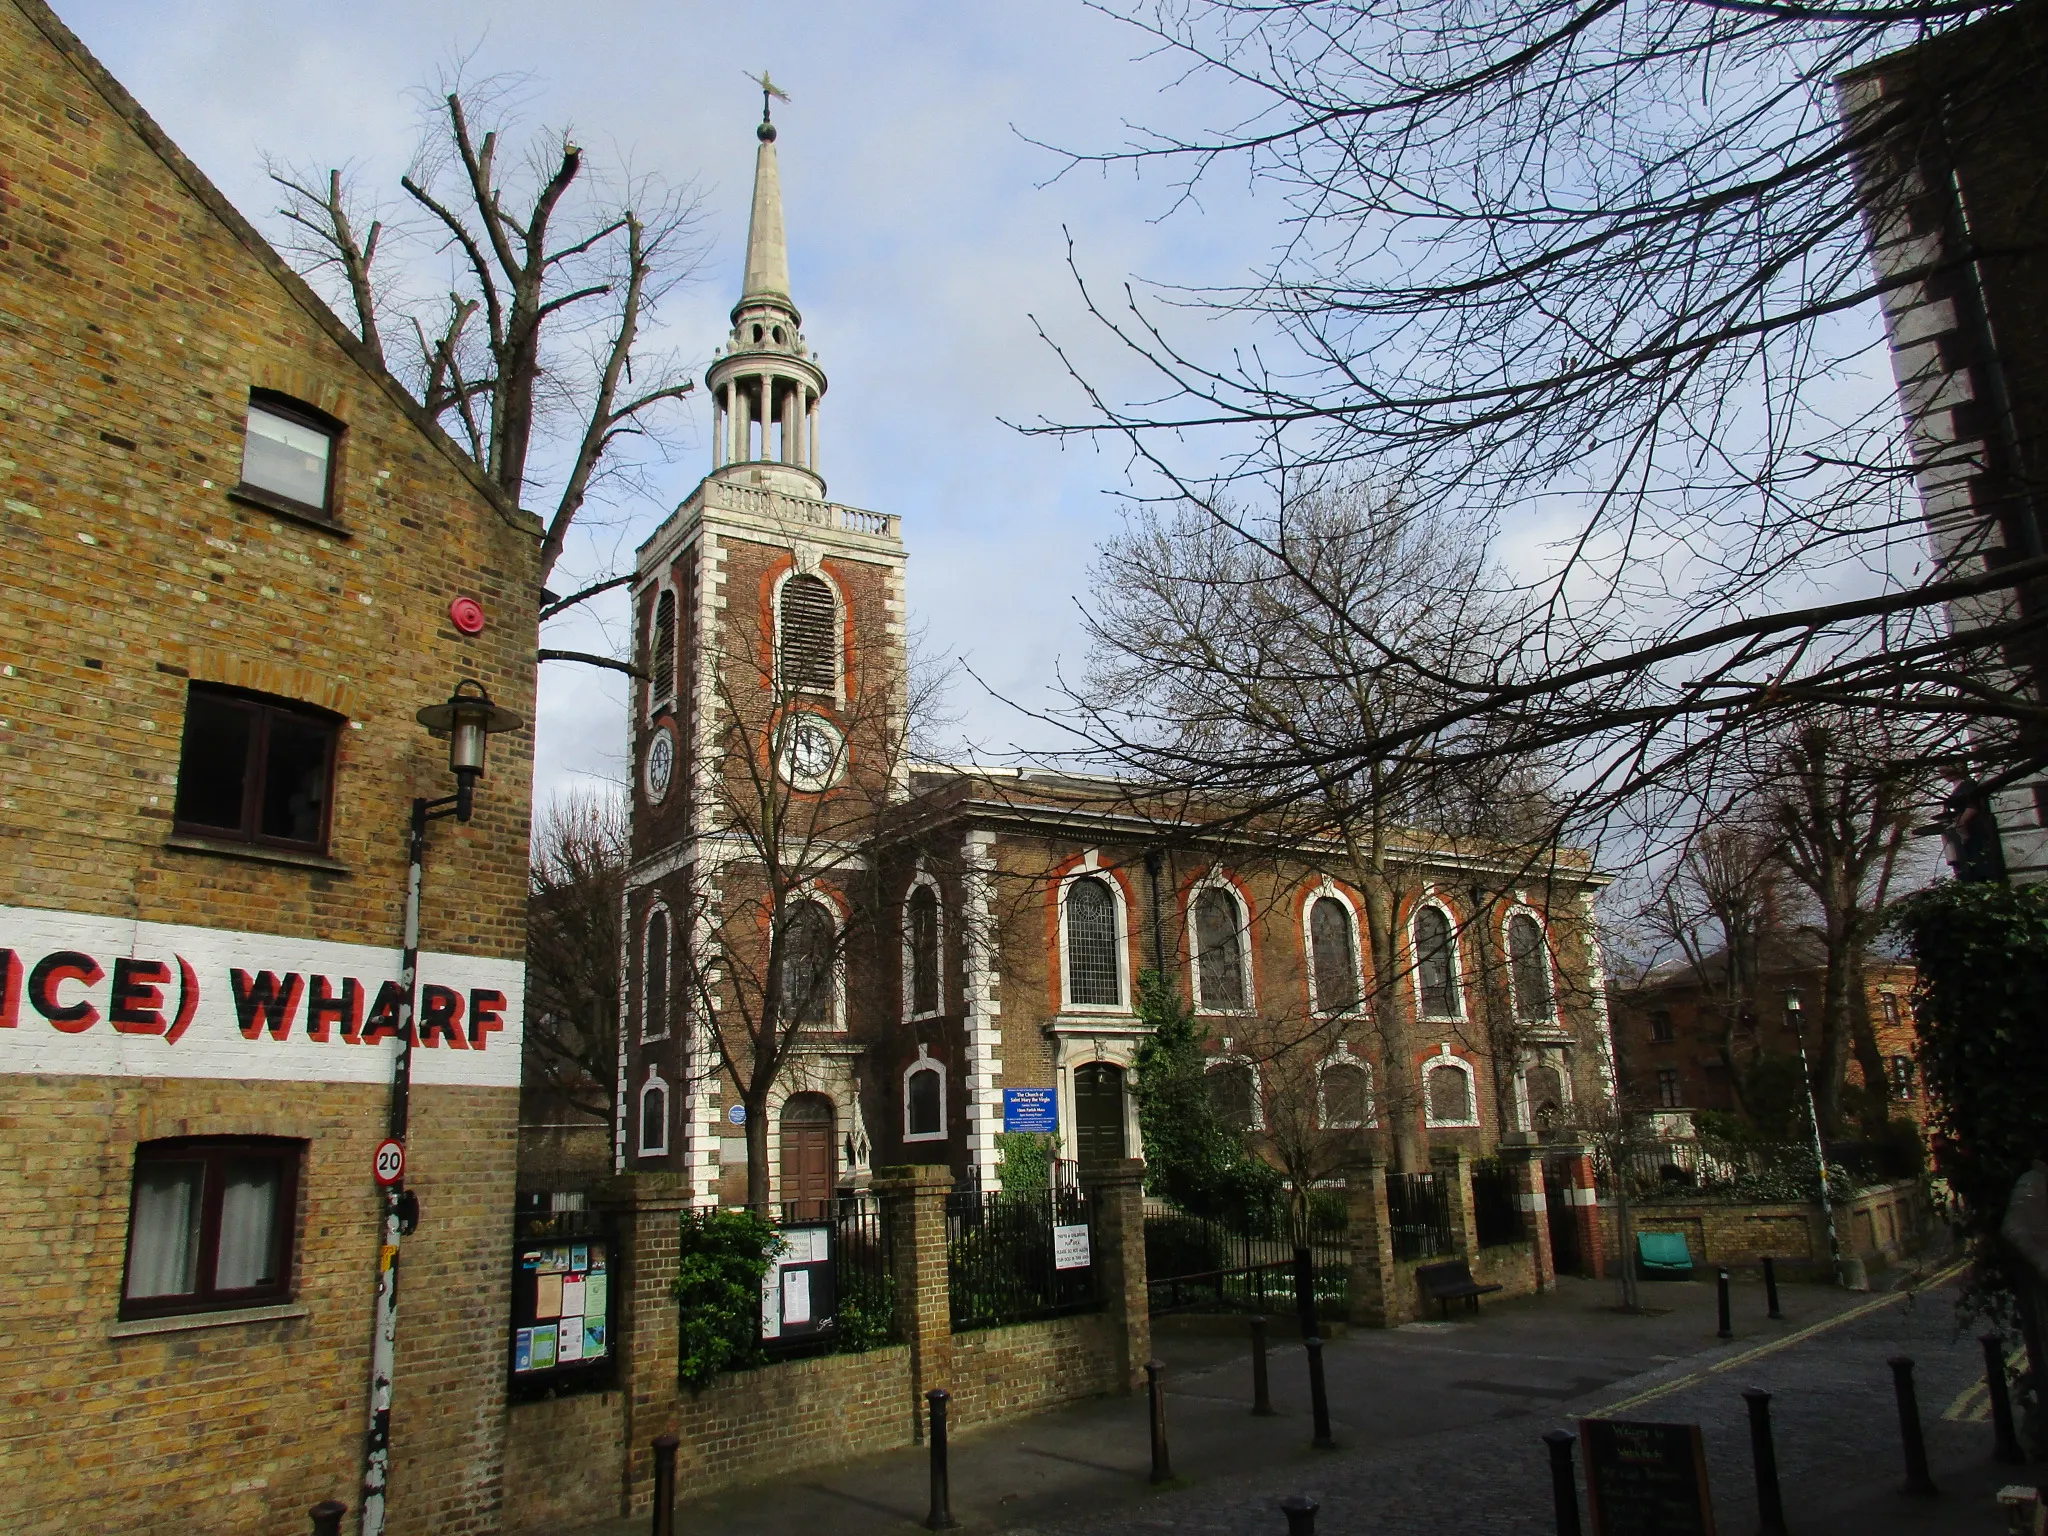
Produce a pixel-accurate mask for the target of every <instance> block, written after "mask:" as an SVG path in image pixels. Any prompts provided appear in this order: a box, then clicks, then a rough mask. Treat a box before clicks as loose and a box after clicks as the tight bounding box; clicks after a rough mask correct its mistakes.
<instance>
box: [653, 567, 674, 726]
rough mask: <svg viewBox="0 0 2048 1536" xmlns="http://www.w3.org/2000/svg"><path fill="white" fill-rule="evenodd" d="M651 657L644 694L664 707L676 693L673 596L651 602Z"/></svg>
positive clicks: (665, 595)
mask: <svg viewBox="0 0 2048 1536" xmlns="http://www.w3.org/2000/svg"><path fill="white" fill-rule="evenodd" d="M649 647H650V649H651V651H652V653H653V654H651V655H650V656H649V657H648V658H647V660H648V668H647V671H648V676H649V679H650V680H649V683H648V694H649V697H650V698H651V699H652V701H653V702H654V703H656V704H666V703H667V702H668V701H669V699H670V698H671V697H673V696H674V694H675V691H676V595H675V593H674V592H671V591H663V593H662V594H661V596H660V597H658V598H656V599H655V601H654V638H653V639H652V640H651V641H650V642H649Z"/></svg>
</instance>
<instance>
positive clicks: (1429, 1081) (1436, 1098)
mask: <svg viewBox="0 0 2048 1536" xmlns="http://www.w3.org/2000/svg"><path fill="white" fill-rule="evenodd" d="M1422 1118H1423V1123H1424V1124H1426V1125H1430V1126H1459V1125H1477V1124H1478V1123H1479V1096H1478V1094H1476V1093H1474V1092H1473V1091H1472V1068H1471V1067H1470V1066H1469V1065H1467V1064H1466V1063H1465V1062H1463V1061H1461V1060H1460V1059H1459V1058H1458V1057H1456V1056H1453V1055H1452V1054H1451V1053H1450V1048H1449V1047H1448V1046H1447V1047H1445V1048H1444V1052H1443V1054H1442V1055H1440V1056H1432V1057H1431V1058H1430V1059H1429V1060H1428V1061H1427V1062H1425V1063H1423V1068H1422Z"/></svg>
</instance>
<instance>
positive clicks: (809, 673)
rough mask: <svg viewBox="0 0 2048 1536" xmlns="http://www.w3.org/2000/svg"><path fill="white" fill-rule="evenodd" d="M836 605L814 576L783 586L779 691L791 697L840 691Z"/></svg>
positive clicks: (779, 622)
mask: <svg viewBox="0 0 2048 1536" xmlns="http://www.w3.org/2000/svg"><path fill="white" fill-rule="evenodd" d="M838 617H839V605H838V604H837V603H836V602H835V601H834V600H833V597H832V588H831V587H830V586H829V585H827V584H826V583H825V581H824V580H822V579H821V578H819V577H817V576H792V577H790V578H789V580H787V581H785V582H784V583H783V584H782V600H781V611H780V612H779V613H778V614H777V627H778V629H779V632H780V633H779V635H778V639H779V641H780V647H781V654H780V669H781V671H780V675H781V680H782V687H783V689H784V691H785V692H790V693H836V692H837V691H838V688H839V643H838V642H839V636H838Z"/></svg>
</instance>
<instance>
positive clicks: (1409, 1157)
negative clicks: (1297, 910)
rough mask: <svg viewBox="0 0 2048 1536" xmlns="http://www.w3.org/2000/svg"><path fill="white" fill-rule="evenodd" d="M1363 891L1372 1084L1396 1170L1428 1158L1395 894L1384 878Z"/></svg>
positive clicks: (1362, 884) (1423, 1164) (1365, 882)
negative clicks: (1403, 999)
mask: <svg viewBox="0 0 2048 1536" xmlns="http://www.w3.org/2000/svg"><path fill="white" fill-rule="evenodd" d="M1359 888H1360V890H1361V892H1362V894H1363V895H1364V897H1365V926H1366V930H1367V933H1366V938H1367V941H1368V942H1369V943H1370V944H1371V945H1372V968H1373V990H1372V999H1373V1002H1372V1012H1373V1022H1374V1024H1375V1025H1376V1026H1377V1030H1376V1033H1377V1034H1378V1035H1379V1079H1380V1080H1379V1082H1378V1083H1377V1084H1375V1085H1374V1086H1375V1088H1376V1090H1377V1097H1378V1099H1379V1105H1380V1116H1381V1120H1382V1123H1383V1124H1384V1125H1385V1126H1386V1129H1387V1145H1388V1153H1389V1156H1390V1157H1391V1158H1392V1160H1393V1164H1394V1171H1395V1172H1396V1173H1414V1172H1417V1171H1418V1170H1422V1169H1427V1168H1428V1166H1429V1158H1428V1154H1427V1152H1426V1151H1425V1150H1424V1147H1423V1140H1422V1132H1421V1128H1420V1127H1419V1126H1418V1125H1417V1123H1416V1120H1417V1116H1416V1104H1415V1100H1414V1098H1413V1096H1412V1095H1411V1094H1410V1093H1409V1091H1408V1089H1409V1082H1408V1079H1409V1076H1410V1073H1409V1066H1410V1063H1409V1061H1408V1056H1409V1052H1408V1049H1407V1031H1406V1030H1405V1029H1404V1028H1403V1027H1402V1023H1401V1008H1400V997H1399V988H1398V986H1397V984H1396V982H1395V979H1394V978H1395V977H1396V976H1398V975H1399V974H1400V972H1399V956H1398V954H1397V952H1396V946H1395V943H1394V916H1393V905H1394V903H1393V898H1392V896H1391V895H1390V894H1389V893H1388V891H1387V889H1386V886H1385V882H1384V881H1382V880H1379V879H1375V878H1366V879H1361V880H1360V881H1359Z"/></svg>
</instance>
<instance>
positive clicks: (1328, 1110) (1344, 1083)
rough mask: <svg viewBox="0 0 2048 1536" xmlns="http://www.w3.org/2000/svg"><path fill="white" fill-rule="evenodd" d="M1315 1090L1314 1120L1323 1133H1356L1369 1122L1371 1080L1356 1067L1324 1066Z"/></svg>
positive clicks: (1352, 1064) (1336, 1063) (1341, 1063)
mask: <svg viewBox="0 0 2048 1536" xmlns="http://www.w3.org/2000/svg"><path fill="white" fill-rule="evenodd" d="M1317 1086H1318V1087H1319V1088H1320V1089H1321V1090H1322V1092H1321V1094H1320V1096H1319V1102H1318V1103H1317V1106H1316V1109H1317V1115H1316V1118H1317V1120H1318V1122H1319V1123H1320V1124H1321V1125H1322V1128H1323V1129H1324V1130H1326V1131H1349V1130H1356V1129H1357V1128H1358V1127H1360V1126H1362V1125H1364V1124H1365V1123H1366V1122H1367V1121H1369V1120H1370V1119H1371V1118H1372V1079H1371V1078H1370V1077H1369V1076H1368V1075H1367V1074H1366V1070H1365V1068H1364V1067H1363V1066H1361V1065H1359V1064H1358V1063H1356V1062H1350V1061H1333V1062H1330V1063H1328V1064H1327V1065H1326V1066H1325V1067H1324V1068H1323V1072H1322V1080H1321V1082H1320V1083H1319V1084H1318V1085H1317Z"/></svg>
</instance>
